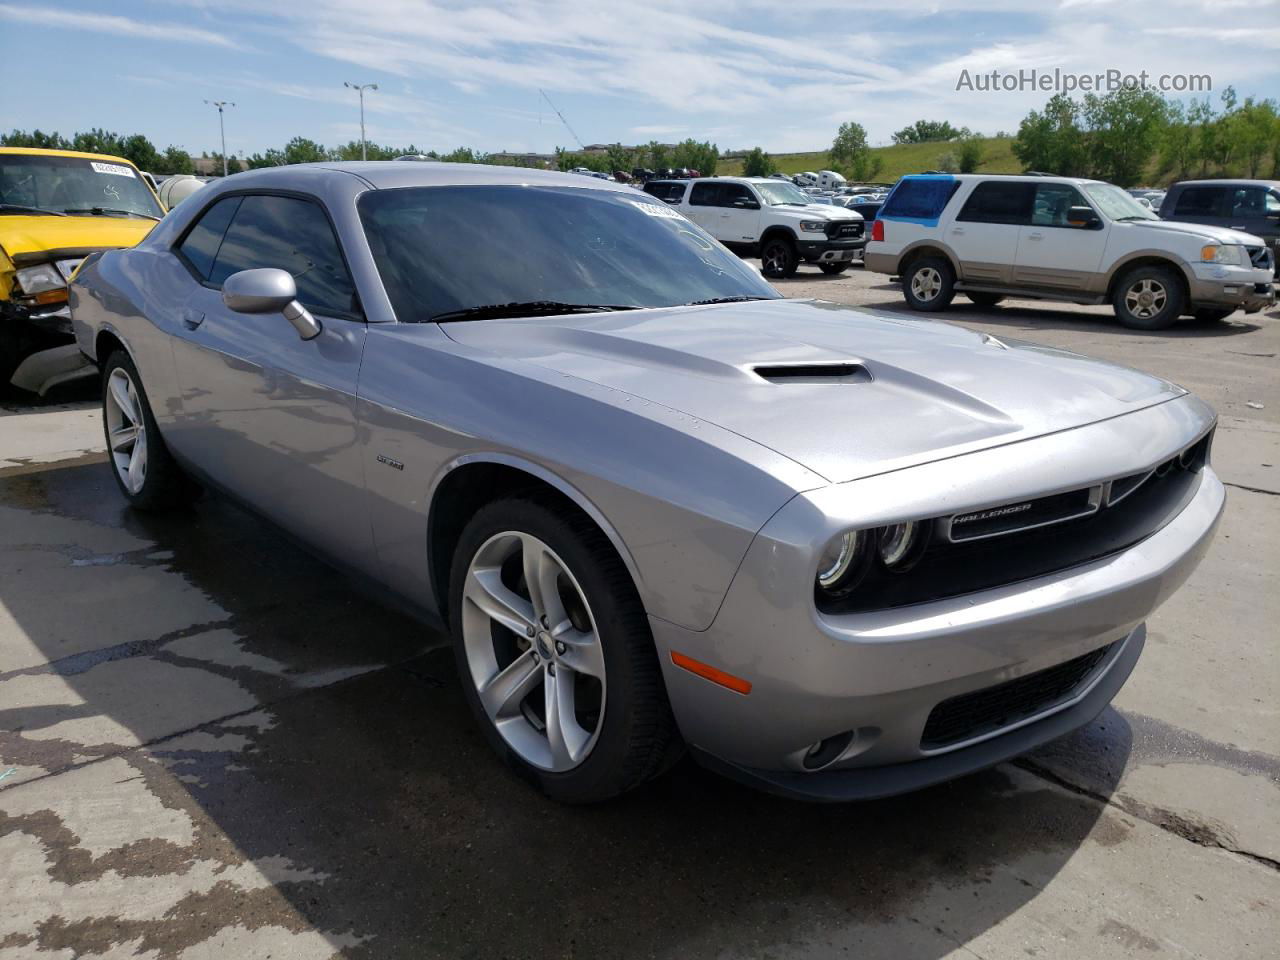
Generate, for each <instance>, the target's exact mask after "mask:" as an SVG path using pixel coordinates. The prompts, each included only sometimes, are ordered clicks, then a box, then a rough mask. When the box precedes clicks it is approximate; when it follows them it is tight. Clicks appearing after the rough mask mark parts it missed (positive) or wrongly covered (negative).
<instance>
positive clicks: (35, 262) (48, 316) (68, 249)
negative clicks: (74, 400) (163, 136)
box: [0, 147, 164, 396]
mask: <svg viewBox="0 0 1280 960" xmlns="http://www.w3.org/2000/svg"><path fill="white" fill-rule="evenodd" d="M162 216H164V210H163V208H162V207H161V206H160V202H159V200H157V199H156V195H155V193H154V192H153V191H152V189H151V187H150V186H149V185H148V184H147V182H146V181H145V180H144V179H143V177H142V175H141V173H140V172H139V171H138V169H137V167H135V166H134V165H133V164H132V163H130V162H129V161H128V160H126V159H124V158H123V157H114V156H106V155H102V154H96V153H79V152H74V151H69V150H44V149H32V148H24V147H0V396H3V395H4V394H5V393H6V392H9V391H12V390H13V389H14V385H13V384H12V383H11V381H13V380H14V378H15V374H16V375H17V377H16V379H17V383H16V385H17V386H18V387H20V388H23V389H26V390H30V391H34V392H44V391H45V390H47V389H49V388H50V387H52V386H54V385H56V384H57V383H60V382H65V381H66V380H69V379H73V378H76V377H79V376H82V375H84V374H85V373H90V374H91V373H92V372H93V371H92V369H91V368H89V369H86V368H85V367H84V365H83V363H82V362H81V358H80V354H79V351H77V350H76V349H75V344H74V338H73V336H72V333H71V313H70V311H69V310H68V308H67V282H68V281H69V280H70V278H71V275H72V274H73V273H74V272H75V269H76V267H78V266H79V265H80V262H81V260H83V259H84V257H85V256H86V255H87V254H90V253H98V252H101V251H103V250H112V249H117V248H120V247H131V246H133V245H134V244H135V243H137V242H138V241H139V240H141V239H142V238H143V237H145V236H146V235H147V233H148V232H149V231H150V230H151V228H152V227H154V226H155V224H156V221H158V220H159V219H160V218H161V217H162ZM59 348H61V349H59ZM37 353H39V354H41V356H40V357H39V358H34V357H33V356H32V355H33V354H37ZM28 358H32V359H31V362H30V363H27V364H25V365H24V361H26V360H28Z"/></svg>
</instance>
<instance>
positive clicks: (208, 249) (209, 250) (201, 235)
mask: <svg viewBox="0 0 1280 960" xmlns="http://www.w3.org/2000/svg"><path fill="white" fill-rule="evenodd" d="M239 206H240V197H224V198H223V199H221V200H219V201H218V202H217V203H215V204H214V205H213V206H212V207H210V208H209V209H208V210H206V211H205V212H204V213H202V214H201V215H200V219H199V220H197V221H196V225H195V226H194V227H192V228H191V232H190V233H188V234H187V236H186V239H185V240H183V241H182V243H180V244H178V253H179V254H181V255H182V259H184V260H186V261H187V263H189V264H190V265H191V269H193V270H194V271H195V272H196V273H198V274H199V275H200V277H201V278H202V279H204V280H208V279H209V274H211V273H212V272H213V261H214V259H215V258H216V257H217V256H218V247H220V246H221V245H222V236H223V234H225V233H226V232H227V224H229V223H230V222H231V218H232V217H233V216H235V212H236V209H237V208H238V207H239Z"/></svg>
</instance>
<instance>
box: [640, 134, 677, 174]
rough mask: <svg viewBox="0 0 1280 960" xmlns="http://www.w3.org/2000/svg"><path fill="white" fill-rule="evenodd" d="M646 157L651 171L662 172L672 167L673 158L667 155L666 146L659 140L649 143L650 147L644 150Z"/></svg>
mask: <svg viewBox="0 0 1280 960" xmlns="http://www.w3.org/2000/svg"><path fill="white" fill-rule="evenodd" d="M644 157H645V159H646V165H647V166H648V167H649V169H650V170H662V169H663V168H664V167H670V166H671V158H670V157H669V156H668V155H667V148H666V146H665V145H664V144H661V143H659V142H658V141H657V140H650V141H649V145H648V146H647V147H645V148H644Z"/></svg>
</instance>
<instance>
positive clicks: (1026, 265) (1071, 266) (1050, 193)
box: [1013, 183, 1111, 290]
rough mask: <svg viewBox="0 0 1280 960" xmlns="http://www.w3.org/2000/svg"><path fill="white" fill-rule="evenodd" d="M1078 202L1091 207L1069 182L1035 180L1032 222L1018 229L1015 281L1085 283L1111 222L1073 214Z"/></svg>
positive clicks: (1058, 285) (1062, 286)
mask: <svg viewBox="0 0 1280 960" xmlns="http://www.w3.org/2000/svg"><path fill="white" fill-rule="evenodd" d="M1080 207H1087V208H1089V209H1090V210H1092V209H1093V208H1092V207H1091V206H1090V204H1089V202H1088V201H1087V200H1085V198H1084V196H1083V195H1082V194H1081V193H1080V191H1079V190H1077V189H1076V188H1075V187H1073V186H1072V185H1071V184H1069V183H1038V184H1036V186H1035V196H1034V198H1033V200H1032V203H1031V223H1030V224H1028V225H1027V226H1024V227H1020V228H1019V229H1018V252H1017V256H1016V259H1015V261H1014V271H1013V280H1014V283H1016V284H1018V285H1019V286H1035V287H1053V288H1055V289H1059V290H1078V289H1082V288H1084V287H1087V286H1089V284H1090V282H1091V281H1092V279H1093V278H1094V277H1095V276H1096V275H1097V272H1098V268H1099V265H1100V264H1101V263H1102V254H1103V251H1104V250H1105V249H1106V246H1107V231H1108V230H1109V229H1111V228H1110V224H1108V223H1107V221H1106V220H1105V219H1104V218H1102V217H1098V225H1097V226H1093V227H1090V226H1086V225H1085V224H1084V222H1083V221H1081V220H1078V219H1075V218H1073V217H1072V215H1071V211H1072V208H1075V209H1076V210H1079V208H1080ZM1094 212H1095V213H1096V211H1094Z"/></svg>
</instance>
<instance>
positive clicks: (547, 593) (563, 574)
mask: <svg viewBox="0 0 1280 960" xmlns="http://www.w3.org/2000/svg"><path fill="white" fill-rule="evenodd" d="M450 585H451V589H450V604H449V622H450V628H451V631H452V634H453V644H454V652H455V655H456V658H457V661H458V671H459V673H460V675H461V680H462V687H463V690H464V693H465V696H466V698H467V701H468V703H469V704H470V706H471V709H472V712H473V713H474V714H475V716H476V719H477V720H478V721H479V722H480V724H481V726H482V727H483V728H484V730H485V733H486V735H487V736H488V739H489V741H490V742H491V744H492V745H493V746H494V748H495V749H496V750H497V751H498V752H499V753H500V754H502V755H503V756H504V757H505V758H506V760H507V761H508V763H510V764H511V765H512V766H513V767H514V768H515V769H516V770H517V772H519V773H521V774H522V775H523V776H525V777H526V778H528V779H530V780H532V781H534V782H535V783H537V784H538V785H539V786H540V787H541V788H542V790H543V791H544V792H545V793H546V794H547V795H548V796H550V797H552V798H554V799H557V800H561V801H564V802H568V803H588V802H593V801H598V800H604V799H607V798H609V797H613V796H617V795H618V794H621V793H624V792H626V791H627V790H630V789H632V788H634V787H636V786H638V785H639V784H641V783H643V782H644V781H645V780H647V779H649V778H650V777H652V776H655V775H657V774H658V773H660V772H661V771H662V770H663V769H665V767H666V766H667V765H668V764H669V763H670V761H671V760H672V759H673V757H674V756H676V755H678V754H677V753H676V751H678V748H679V741H678V738H677V734H676V731H675V721H674V719H673V718H672V715H671V708H670V705H669V704H668V702H667V696H666V688H665V687H664V685H663V682H662V675H661V670H660V668H659V665H658V659H657V654H656V652H655V649H654V643H653V636H652V634H651V633H650V631H649V624H648V619H647V618H646V616H645V613H644V608H643V606H642V604H641V602H640V598H639V596H638V595H637V594H636V591H635V587H634V586H633V584H632V582H631V579H630V576H629V575H628V573H627V570H626V568H625V567H624V566H623V565H622V561H621V560H620V559H619V558H618V556H617V554H616V553H615V552H614V550H613V547H612V545H611V544H610V543H609V542H608V540H607V539H606V538H605V537H604V535H603V534H602V533H601V532H600V531H599V529H598V528H596V527H595V525H594V524H593V523H591V521H590V520H589V519H587V518H586V517H584V516H582V515H579V514H576V513H569V512H566V511H565V510H564V509H563V508H557V509H552V507H551V506H550V505H549V504H548V503H547V502H543V501H541V500H537V499H509V500H500V501H496V502H494V503H491V504H489V505H488V506H486V507H484V508H482V509H481V510H480V511H478V512H477V513H476V515H475V516H474V517H473V518H472V520H471V521H470V523H468V524H467V526H466V528H465V529H464V530H463V533H462V536H461V538H460V540H459V543H458V548H457V550H456V552H455V554H454V559H453V568H452V574H451V578H450Z"/></svg>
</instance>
